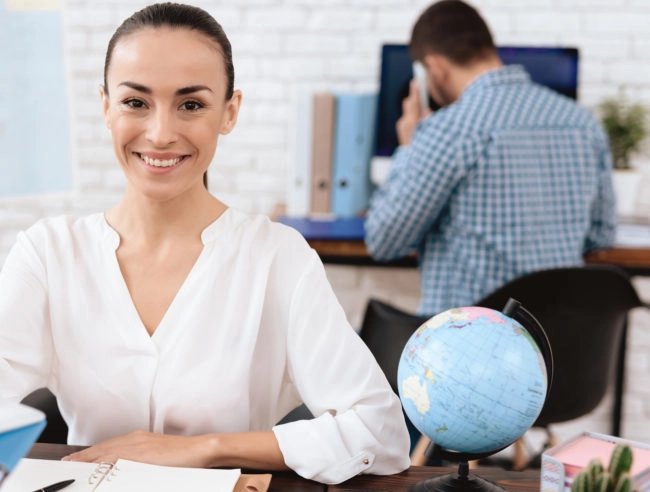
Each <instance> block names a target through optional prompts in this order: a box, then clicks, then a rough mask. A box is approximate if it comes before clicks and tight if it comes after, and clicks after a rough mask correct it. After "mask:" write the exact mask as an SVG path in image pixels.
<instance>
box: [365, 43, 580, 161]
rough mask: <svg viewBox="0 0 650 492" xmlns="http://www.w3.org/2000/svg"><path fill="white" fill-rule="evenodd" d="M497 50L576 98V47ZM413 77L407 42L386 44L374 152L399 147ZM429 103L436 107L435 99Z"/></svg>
mask: <svg viewBox="0 0 650 492" xmlns="http://www.w3.org/2000/svg"><path fill="white" fill-rule="evenodd" d="M497 49H498V52H499V56H500V57H501V60H503V63H504V64H506V65H512V64H518V65H523V66H524V68H525V69H526V70H527V71H528V73H529V74H530V77H531V79H532V80H533V81H534V82H537V83H538V84H541V85H544V86H546V87H549V88H551V89H553V90H555V91H557V92H560V93H561V94H564V95H566V96H569V97H571V98H573V99H576V98H577V91H578V50H577V49H576V48H559V47H526V46H500V47H498V48H497ZM411 78H413V69H412V60H411V57H410V55H409V53H408V47H407V46H406V45H405V44H385V45H383V46H382V53H381V78H380V86H379V105H378V108H377V139H376V142H377V148H376V150H375V155H378V156H386V157H387V156H391V155H392V154H393V152H394V151H395V148H396V147H397V134H396V132H395V124H396V123H397V120H398V119H399V117H400V115H401V114H402V100H403V99H404V98H405V97H406V95H407V94H408V86H409V81H410V80H411ZM429 105H430V106H431V107H432V109H435V108H436V104H435V103H434V102H433V101H432V100H429Z"/></svg>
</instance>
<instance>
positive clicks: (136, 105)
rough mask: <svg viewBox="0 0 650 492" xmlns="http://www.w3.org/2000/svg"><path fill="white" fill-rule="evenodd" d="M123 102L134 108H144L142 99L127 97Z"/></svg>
mask: <svg viewBox="0 0 650 492" xmlns="http://www.w3.org/2000/svg"><path fill="white" fill-rule="evenodd" d="M123 104H125V105H127V106H128V107H130V108H132V109H140V108H144V102H143V101H141V100H140V99H127V100H126V101H124V102H123Z"/></svg>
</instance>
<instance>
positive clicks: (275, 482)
mask: <svg viewBox="0 0 650 492" xmlns="http://www.w3.org/2000/svg"><path fill="white" fill-rule="evenodd" d="M78 449H82V447H81V446H65V445H63V444H43V443H36V444H34V446H33V447H32V449H31V451H30V452H29V455H28V457H29V458H39V459H49V460H57V459H60V458H61V457H63V456H65V455H67V454H69V453H71V452H73V451H76V450H78ZM455 471H456V468H455V467H426V466H414V467H411V468H409V469H408V470H406V471H404V472H402V473H398V474H396V475H388V476H378V475H359V476H357V477H354V478H352V479H350V480H347V481H346V482H343V483H341V484H339V485H329V486H326V485H323V484H320V483H317V482H313V481H311V480H305V479H304V478H301V477H299V476H298V475H296V474H295V473H292V472H281V473H278V472H273V473H272V474H273V478H272V479H271V486H270V487H269V492H280V491H284V492H317V491H322V492H325V491H331V492H344V491H351V490H365V491H370V492H372V491H391V492H407V491H408V489H409V487H411V486H412V485H414V484H416V483H418V482H420V481H422V480H426V479H428V478H431V477H434V476H439V475H445V474H447V473H455ZM246 473H251V472H250V471H246ZM252 473H255V472H254V471H253V472H252ZM472 473H474V474H476V475H478V476H480V477H482V478H484V479H486V480H490V481H492V482H496V483H498V484H500V485H501V486H503V487H504V488H505V489H507V490H508V491H521V492H532V491H539V488H540V484H539V470H526V471H523V472H511V471H505V470H502V469H500V468H490V467H479V468H477V469H476V470H472Z"/></svg>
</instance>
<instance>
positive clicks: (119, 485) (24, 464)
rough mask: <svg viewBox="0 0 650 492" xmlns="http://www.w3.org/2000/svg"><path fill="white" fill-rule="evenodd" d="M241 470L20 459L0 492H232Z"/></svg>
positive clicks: (127, 462)
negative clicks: (41, 491)
mask: <svg viewBox="0 0 650 492" xmlns="http://www.w3.org/2000/svg"><path fill="white" fill-rule="evenodd" d="M240 476H241V470H240V469H238V468H236V469H216V468H182V467H173V466H160V465H151V464H148V463H139V462H137V461H130V460H125V459H118V460H117V461H116V462H115V463H110V462H102V463H99V464H98V463H86V462H80V461H54V460H41V459H31V458H24V459H22V460H21V461H20V462H19V463H18V465H17V466H16V468H15V469H14V470H13V471H12V473H11V474H10V475H9V476H8V477H7V479H6V481H5V483H4V484H3V486H2V492H25V490H36V489H38V487H41V486H42V485H43V483H44V482H57V481H61V480H67V479H75V483H74V487H73V488H74V490H75V491H83V492H114V491H118V492H141V491H143V490H155V491H156V492H178V491H179V490H188V484H191V487H189V488H191V490H193V491H196V492H208V491H209V492H215V491H221V492H232V491H233V490H235V485H236V484H237V481H238V480H239V477H240ZM71 490H72V488H71Z"/></svg>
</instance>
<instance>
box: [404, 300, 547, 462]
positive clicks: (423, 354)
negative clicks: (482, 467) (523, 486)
mask: <svg viewBox="0 0 650 492" xmlns="http://www.w3.org/2000/svg"><path fill="white" fill-rule="evenodd" d="M397 379H398V390H399V395H400V399H401V401H402V406H403V407H404V411H405V412H406V415H407V416H408V417H409V419H410V420H411V422H412V423H413V424H414V425H415V427H417V429H418V430H419V431H420V432H421V433H422V434H424V435H425V436H427V437H428V438H429V439H431V441H433V442H434V443H436V444H437V445H439V446H441V447H442V448H444V449H447V450H451V451H455V452H458V453H470V454H476V453H485V454H490V453H492V452H495V451H497V450H500V449H502V448H504V447H505V446H507V445H509V444H511V443H512V442H514V441H516V440H517V439H518V438H519V437H520V436H521V435H523V434H524V433H525V432H526V431H527V430H528V429H529V428H530V427H531V426H532V424H533V423H534V422H535V420H536V419H537V417H538V416H539V414H540V412H541V410H542V407H543V405H544V400H545V398H546V392H547V390H548V377H547V371H546V365H545V363H544V358H543V356H542V353H541V352H540V348H539V347H538V346H537V344H536V343H535V341H534V339H533V338H532V337H531V335H530V334H529V332H528V331H527V330H526V329H525V328H524V327H523V326H522V325H521V324H520V323H519V322H517V321H516V320H514V319H512V318H510V317H508V316H506V315H504V314H503V313H501V312H499V311H495V310H492V309H487V308H481V307H462V308H456V309H450V310H449V311H445V312H443V313H441V314H438V315H436V316H434V317H432V318H431V319H429V320H428V321H427V322H425V323H424V324H423V325H422V326H421V327H420V328H418V329H417V330H416V331H415V332H414V333H413V335H412V336H411V338H410V339H409V341H408V342H407V344H406V346H405V347H404V350H403V352H402V356H401V358H400V362H399V366H398V372H397Z"/></svg>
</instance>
